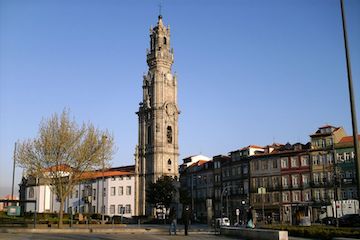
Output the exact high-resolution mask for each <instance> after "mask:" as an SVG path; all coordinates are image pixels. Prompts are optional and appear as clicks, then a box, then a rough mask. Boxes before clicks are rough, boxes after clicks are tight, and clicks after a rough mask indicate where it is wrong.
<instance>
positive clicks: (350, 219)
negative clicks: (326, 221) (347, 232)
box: [339, 214, 360, 227]
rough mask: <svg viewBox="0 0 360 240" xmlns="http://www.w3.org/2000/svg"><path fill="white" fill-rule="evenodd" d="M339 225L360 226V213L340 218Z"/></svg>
mask: <svg viewBox="0 0 360 240" xmlns="http://www.w3.org/2000/svg"><path fill="white" fill-rule="evenodd" d="M339 226H341V227H358V226H360V215H359V214H347V215H344V216H342V217H341V218H339Z"/></svg>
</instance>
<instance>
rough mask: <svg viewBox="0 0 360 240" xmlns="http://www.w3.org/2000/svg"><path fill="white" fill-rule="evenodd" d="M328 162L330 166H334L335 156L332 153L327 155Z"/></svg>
mask: <svg viewBox="0 0 360 240" xmlns="http://www.w3.org/2000/svg"><path fill="white" fill-rule="evenodd" d="M327 161H328V164H333V154H332V153H328V154H327Z"/></svg>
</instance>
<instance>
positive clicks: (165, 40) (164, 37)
mask: <svg viewBox="0 0 360 240" xmlns="http://www.w3.org/2000/svg"><path fill="white" fill-rule="evenodd" d="M166 42H167V41H166V37H164V45H166Z"/></svg>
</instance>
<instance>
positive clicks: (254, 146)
mask: <svg viewBox="0 0 360 240" xmlns="http://www.w3.org/2000/svg"><path fill="white" fill-rule="evenodd" d="M248 148H261V149H263V148H264V147H260V146H257V145H249V146H247V147H243V148H241V149H240V150H246V149H248Z"/></svg>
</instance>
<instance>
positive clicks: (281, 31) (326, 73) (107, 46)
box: [0, 0, 360, 195]
mask: <svg viewBox="0 0 360 240" xmlns="http://www.w3.org/2000/svg"><path fill="white" fill-rule="evenodd" d="M161 2H162V5H163V7H162V15H163V19H164V22H165V24H169V25H170V26H171V34H172V36H171V44H172V47H173V48H174V51H175V63H174V66H173V70H174V71H175V72H176V73H177V75H178V84H179V89H178V93H179V95H178V97H179V99H178V102H179V107H180V110H181V115H180V120H179V128H180V135H179V143H180V160H181V159H182V158H184V157H186V156H189V155H193V154H199V153H202V154H204V155H208V156H213V155H217V154H226V153H228V152H229V151H232V150H235V149H238V148H240V147H243V146H246V145H249V144H257V145H266V144H270V143H272V142H274V141H275V142H280V143H286V142H291V143H294V142H298V141H300V142H304V143H305V142H307V141H308V140H309V137H308V135H309V134H311V133H313V132H314V131H315V130H316V129H317V127H319V126H322V125H324V124H333V125H335V126H343V127H344V128H345V129H346V131H347V133H348V134H351V120H350V109H349V103H348V89H347V81H346V80H347V79H346V65H345V54H344V45H343V36H342V27H341V15H340V7H339V6H340V5H339V0H317V1H314V0H292V1H289V0H273V1H268V0H227V1H222V0H198V1H193V0H191V1H190V0H171V1H170V0H169V1H165V0H163V1H161ZM159 3H160V1H152V0H138V1H131V0H123V1H119V0H106V1H104V0H75V1H74V0H61V1H60V0H53V1H48V0H31V1H28V0H22V1H20V0H0V161H1V168H0V195H4V194H6V193H9V191H10V186H11V169H12V153H13V148H14V142H15V141H16V140H18V139H20V140H23V139H27V138H33V137H35V136H36V135H37V130H38V126H39V123H40V121H41V119H42V118H43V117H49V116H50V115H51V114H53V113H54V112H58V113H59V112H61V111H62V110H63V109H64V108H70V109H71V113H72V115H73V116H74V118H75V120H76V121H77V122H79V123H81V122H92V123H94V124H95V125H96V126H98V127H99V128H102V129H108V130H109V131H111V132H112V133H113V134H114V135H115V139H116V145H117V148H118V151H117V153H116V155H115V157H114V159H113V165H114V166H119V165H126V164H133V163H134V157H133V153H134V149H135V145H136V141H137V118H136V115H135V112H136V111H137V109H138V103H139V102H140V101H141V97H142V96H141V93H142V90H141V84H142V75H143V73H145V72H146V71H147V65H146V59H145V54H146V48H148V46H149V27H150V25H153V26H154V25H155V24H156V21H157V15H158V5H159ZM345 7H346V14H347V24H348V34H349V44H350V51H351V61H352V68H353V79H354V89H355V92H356V101H357V106H359V104H360V98H359V96H360V81H359V77H360V1H358V0H345ZM357 112H358V113H359V107H357ZM358 116H359V114H358ZM20 177H21V169H17V176H16V184H17V183H18V182H19V181H20Z"/></svg>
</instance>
